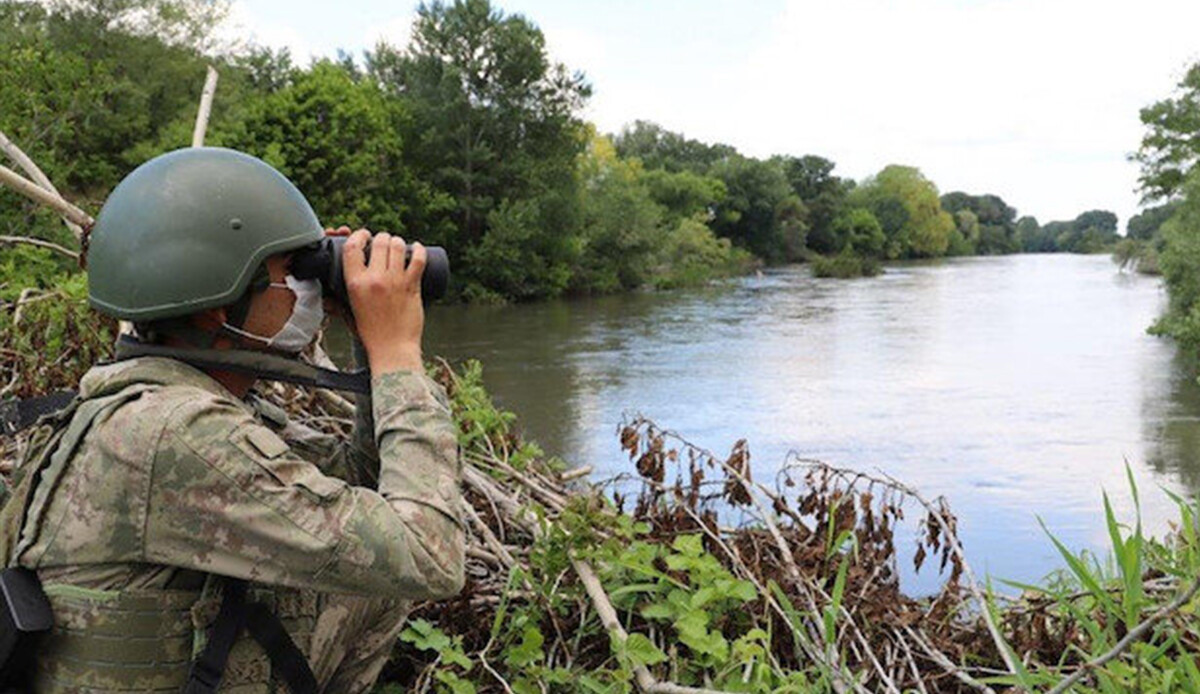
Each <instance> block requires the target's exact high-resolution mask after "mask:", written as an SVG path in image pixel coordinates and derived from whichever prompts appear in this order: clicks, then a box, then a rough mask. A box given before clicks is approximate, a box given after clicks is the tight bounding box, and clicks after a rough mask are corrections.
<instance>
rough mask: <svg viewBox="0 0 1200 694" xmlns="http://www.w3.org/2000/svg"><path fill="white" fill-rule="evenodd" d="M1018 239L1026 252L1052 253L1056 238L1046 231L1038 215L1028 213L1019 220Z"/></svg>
mask: <svg viewBox="0 0 1200 694" xmlns="http://www.w3.org/2000/svg"><path fill="white" fill-rule="evenodd" d="M1016 235H1017V239H1018V240H1019V241H1020V244H1021V250H1022V251H1024V252H1025V253H1052V252H1054V250H1055V248H1054V240H1053V239H1052V238H1051V237H1050V235H1049V234H1048V233H1046V232H1045V231H1044V230H1043V229H1042V226H1041V225H1040V224H1038V220H1037V217H1032V216H1029V215H1026V216H1024V217H1021V218H1020V219H1018V220H1017V232H1016Z"/></svg>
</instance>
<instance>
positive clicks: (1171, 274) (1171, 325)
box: [1152, 172, 1200, 358]
mask: <svg viewBox="0 0 1200 694" xmlns="http://www.w3.org/2000/svg"><path fill="white" fill-rule="evenodd" d="M1180 193H1181V194H1182V200H1181V201H1180V202H1179V204H1178V209H1177V210H1176V212H1175V214H1174V215H1173V216H1172V217H1171V218H1170V219H1168V220H1167V221H1166V222H1164V223H1163V225H1162V236H1163V241H1164V242H1165V243H1164V247H1163V250H1162V251H1161V252H1160V253H1159V255H1158V267H1159V270H1160V271H1161V272H1162V276H1163V282H1164V284H1166V287H1167V297H1168V303H1167V310H1166V313H1164V314H1163V315H1162V316H1161V317H1160V318H1159V319H1158V321H1157V322H1156V323H1155V324H1154V327H1153V329H1152V331H1153V332H1155V333H1156V334H1159V335H1167V336H1170V337H1173V338H1175V340H1176V341H1178V342H1179V345H1180V347H1181V348H1182V349H1183V351H1184V352H1186V353H1187V354H1189V355H1190V356H1191V357H1193V358H1194V357H1196V356H1197V355H1200V173H1198V172H1192V173H1191V174H1189V176H1188V179H1187V181H1186V183H1185V184H1184V185H1183V186H1182V187H1181V189H1180Z"/></svg>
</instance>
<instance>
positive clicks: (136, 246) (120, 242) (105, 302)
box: [87, 147, 325, 322]
mask: <svg viewBox="0 0 1200 694" xmlns="http://www.w3.org/2000/svg"><path fill="white" fill-rule="evenodd" d="M324 235H325V234H324V231H323V230H322V228H321V224H320V222H318V221H317V216H316V214H314V213H313V210H312V207H311V206H310V205H309V204H308V201H307V200H305V199H304V196H303V195H301V194H300V191H299V190H297V189H296V186H294V185H292V183H291V181H289V180H287V178H285V177H284V176H283V174H281V173H279V172H278V171H276V170H275V169H274V168H272V167H271V166H270V165H269V164H267V163H266V162H264V161H262V160H261V159H258V158H256V157H252V156H250V155H248V154H243V153H242V152H237V151H234V150H231V149H223V148H219V147H193V148H189V149H180V150H176V151H174V152H168V153H167V154H163V155H161V156H158V157H155V158H154V159H151V160H150V161H148V162H146V163H145V164H142V165H141V166H139V167H138V168H136V169H134V171H133V172H132V173H130V174H129V175H128V176H126V177H125V179H124V180H122V181H121V183H120V184H118V185H117V187H116V188H115V189H113V192H112V194H111V195H109V196H108V200H107V201H106V202H105V203H104V207H103V208H102V209H101V210H100V216H99V217H98V218H97V219H96V226H95V228H93V229H92V232H91V235H90V240H89V245H88V253H87V260H88V299H89V301H90V302H91V304H92V306H93V307H95V308H96V309H97V310H99V311H100V312H102V313H106V314H108V315H110V316H114V317H116V318H120V319H122V320H130V321H139V322H147V321H155V320H159V319H163V318H172V317H176V316H183V315H186V314H189V313H193V312H195V311H199V310H201V309H206V308H213V307H217V306H225V305H227V304H231V303H233V302H235V301H236V300H237V299H238V298H239V297H241V296H242V294H243V293H244V292H245V291H246V289H247V286H248V285H249V284H250V281H251V278H252V277H253V276H254V274H255V271H256V269H258V267H259V265H260V264H261V263H262V262H263V261H264V260H265V259H266V258H267V257H268V256H271V255H275V254H277V253H283V252H286V251H290V250H295V249H297V248H301V247H303V246H307V245H309V244H311V243H313V242H314V241H319V240H321V239H322V238H323V237H324Z"/></svg>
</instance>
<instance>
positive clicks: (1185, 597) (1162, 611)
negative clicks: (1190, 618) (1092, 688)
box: [1047, 576, 1200, 694]
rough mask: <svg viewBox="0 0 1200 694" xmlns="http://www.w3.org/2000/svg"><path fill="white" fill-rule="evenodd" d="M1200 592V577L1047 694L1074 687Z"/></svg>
mask: <svg viewBox="0 0 1200 694" xmlns="http://www.w3.org/2000/svg"><path fill="white" fill-rule="evenodd" d="M1198 591H1200V576H1198V577H1196V580H1194V581H1192V585H1191V586H1190V587H1189V588H1188V589H1187V590H1185V591H1183V592H1182V593H1180V594H1179V595H1178V596H1177V597H1176V598H1175V599H1174V600H1172V601H1171V602H1169V603H1167V604H1166V605H1163V606H1162V607H1161V608H1159V609H1158V611H1157V612H1155V613H1154V614H1152V615H1150V616H1149V617H1147V618H1146V620H1145V621H1143V622H1142V623H1140V624H1138V625H1137V626H1135V627H1134V628H1132V629H1130V630H1129V633H1128V634H1125V638H1123V639H1121V640H1120V641H1118V642H1117V645H1115V646H1113V647H1112V648H1111V649H1109V651H1108V652H1107V653H1105V654H1103V655H1101V656H1099V657H1098V658H1096V659H1095V660H1089V661H1088V662H1086V663H1084V664H1083V665H1080V666H1079V669H1078V670H1076V671H1075V672H1074V673H1073V674H1072V675H1071V676H1070V677H1068V678H1066V679H1064V680H1063V681H1062V682H1059V683H1058V685H1057V686H1055V687H1054V689H1051V690H1050V691H1049V692H1047V694H1062V692H1065V691H1067V690H1068V689H1070V688H1071V686H1072V685H1074V684H1075V683H1076V682H1078V681H1079V680H1081V679H1083V676H1084V675H1086V674H1087V673H1088V672H1089V671H1091V670H1095V669H1096V668H1098V667H1100V666H1101V665H1104V664H1105V663H1107V662H1108V661H1110V660H1112V659H1113V658H1116V657H1117V656H1119V655H1121V654H1122V653H1124V652H1125V650H1126V649H1128V648H1129V647H1130V646H1131V645H1133V643H1134V642H1135V641H1137V640H1139V639H1141V638H1142V637H1143V636H1144V635H1145V634H1146V632H1147V631H1150V628H1151V627H1153V626H1154V625H1155V624H1158V623H1159V622H1161V621H1162V620H1164V619H1166V618H1167V617H1169V616H1171V615H1172V614H1173V613H1174V612H1175V611H1176V610H1178V609H1179V608H1181V607H1183V606H1184V605H1186V604H1188V603H1189V602H1191V600H1192V598H1194V597H1196V593H1197V592H1198Z"/></svg>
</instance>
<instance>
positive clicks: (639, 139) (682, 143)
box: [613, 120, 737, 174]
mask: <svg viewBox="0 0 1200 694" xmlns="http://www.w3.org/2000/svg"><path fill="white" fill-rule="evenodd" d="M613 144H614V145H616V148H617V153H618V154H620V155H621V156H622V157H625V158H628V157H636V158H638V159H640V160H641V161H642V166H644V167H645V168H646V169H647V170H654V169H666V170H667V171H673V172H674V171H691V172H693V173H698V174H707V173H709V171H710V170H711V169H712V167H713V166H715V165H716V164H717V163H718V162H721V161H724V160H726V159H730V158H732V157H734V156H736V155H737V150H735V149H734V148H733V147H730V146H729V145H722V144H715V145H710V144H705V143H703V142H700V141H699V140H692V139H689V138H687V137H684V136H683V135H681V134H679V133H674V132H671V131H669V130H666V129H664V128H663V127H662V126H660V125H658V124H657V123H651V122H649V121H644V120H638V121H634V123H633V125H628V126H625V127H624V128H623V129H622V130H621V132H620V134H619V135H617V136H616V137H615V138H614V139H613Z"/></svg>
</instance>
